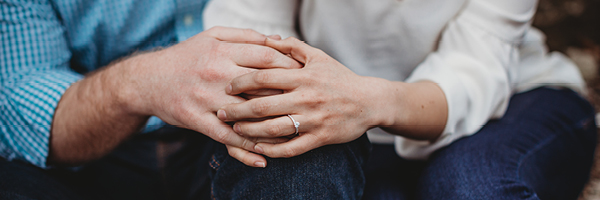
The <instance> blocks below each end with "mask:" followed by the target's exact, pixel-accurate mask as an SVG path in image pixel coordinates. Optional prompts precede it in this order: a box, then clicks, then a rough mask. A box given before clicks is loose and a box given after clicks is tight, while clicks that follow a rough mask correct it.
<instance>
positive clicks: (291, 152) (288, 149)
mask: <svg viewBox="0 0 600 200" xmlns="http://www.w3.org/2000/svg"><path fill="white" fill-rule="evenodd" d="M282 152H283V155H282V156H283V157H284V158H291V157H294V156H296V150H294V148H291V147H286V148H284V149H283V151H282Z"/></svg>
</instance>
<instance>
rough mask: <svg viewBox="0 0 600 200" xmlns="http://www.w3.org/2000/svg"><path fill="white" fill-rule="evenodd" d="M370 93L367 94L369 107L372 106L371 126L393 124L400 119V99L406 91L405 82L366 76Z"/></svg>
mask: <svg viewBox="0 0 600 200" xmlns="http://www.w3.org/2000/svg"><path fill="white" fill-rule="evenodd" d="M366 78H367V83H365V84H364V85H368V86H369V87H368V91H367V92H368V93H370V95H365V97H366V98H367V99H365V102H368V105H367V106H368V107H369V108H371V112H370V113H371V116H370V117H369V118H370V119H372V120H371V121H370V122H369V123H370V125H371V127H369V128H374V127H385V126H393V125H395V124H396V122H397V121H398V119H397V118H398V117H399V116H401V115H398V114H397V113H398V112H399V111H398V109H399V108H398V105H400V104H399V102H398V100H399V99H401V98H399V97H401V96H403V94H404V93H405V90H406V89H405V87H404V84H405V83H401V82H393V81H389V80H386V79H382V78H374V77H366Z"/></svg>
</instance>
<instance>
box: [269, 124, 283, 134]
mask: <svg viewBox="0 0 600 200" xmlns="http://www.w3.org/2000/svg"><path fill="white" fill-rule="evenodd" d="M266 133H267V134H268V135H272V136H278V135H280V134H281V127H280V126H279V125H271V126H269V127H268V128H267V130H266Z"/></svg>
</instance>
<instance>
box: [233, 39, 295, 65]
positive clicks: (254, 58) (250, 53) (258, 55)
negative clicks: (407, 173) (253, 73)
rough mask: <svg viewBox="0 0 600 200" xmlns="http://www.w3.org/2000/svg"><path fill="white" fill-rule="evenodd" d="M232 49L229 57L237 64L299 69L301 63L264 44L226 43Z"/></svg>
mask: <svg viewBox="0 0 600 200" xmlns="http://www.w3.org/2000/svg"><path fill="white" fill-rule="evenodd" d="M228 45H229V47H228V48H230V49H231V50H232V51H229V52H230V59H231V60H232V61H233V62H235V63H236V64H238V65H239V66H244V67H249V68H256V69H267V68H283V69H300V68H302V65H301V64H300V63H298V61H296V60H294V59H292V58H290V57H288V56H286V55H284V54H282V53H281V52H279V51H277V50H275V49H273V48H270V47H266V46H260V45H252V44H234V43H231V44H228Z"/></svg>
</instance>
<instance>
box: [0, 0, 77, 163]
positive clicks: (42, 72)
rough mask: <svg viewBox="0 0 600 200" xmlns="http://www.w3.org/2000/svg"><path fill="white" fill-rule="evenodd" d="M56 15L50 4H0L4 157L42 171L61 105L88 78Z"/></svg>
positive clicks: (3, 0)
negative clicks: (73, 65)
mask: <svg viewBox="0 0 600 200" xmlns="http://www.w3.org/2000/svg"><path fill="white" fill-rule="evenodd" d="M55 13H56V12H55V11H54V10H53V7H52V5H51V4H50V3H49V2H47V1H33V0H0V156H1V157H4V158H6V159H8V160H13V159H18V160H23V161H26V162H29V163H31V164H34V165H36V166H38V167H41V168H47V166H46V158H47V156H48V150H49V137H50V126H51V123H52V118H53V115H54V110H55V108H56V106H57V104H58V101H59V100H60V97H61V96H62V94H63V93H64V92H65V90H66V89H67V88H68V87H69V86H70V85H71V84H72V83H74V82H76V81H78V80H79V79H81V78H83V76H82V75H81V74H78V73H76V72H75V71H73V70H72V69H70V67H69V60H70V58H71V52H70V51H69V48H68V43H67V39H66V36H65V30H64V27H63V26H62V25H61V22H60V20H59V18H58V17H57V16H56V14H55Z"/></svg>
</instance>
